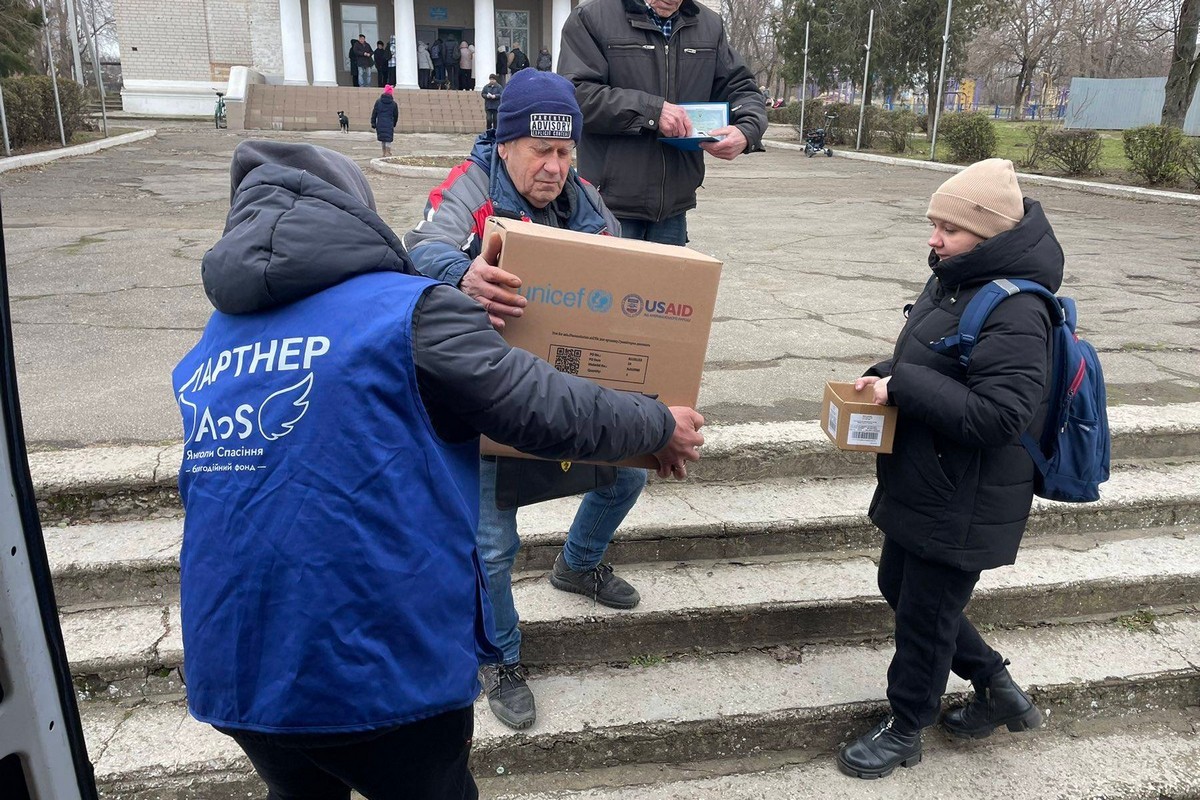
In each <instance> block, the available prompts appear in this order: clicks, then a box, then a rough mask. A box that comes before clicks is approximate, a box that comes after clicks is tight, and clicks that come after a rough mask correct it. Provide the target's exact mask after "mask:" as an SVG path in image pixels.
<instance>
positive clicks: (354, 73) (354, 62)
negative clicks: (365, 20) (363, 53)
mask: <svg viewBox="0 0 1200 800" xmlns="http://www.w3.org/2000/svg"><path fill="white" fill-rule="evenodd" d="M357 44H358V39H351V40H350V52H348V53H347V54H346V58H348V59H349V60H350V85H351V86H358V49H357V48H356V47H355V45H357Z"/></svg>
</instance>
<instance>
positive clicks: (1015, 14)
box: [999, 0, 1066, 119]
mask: <svg viewBox="0 0 1200 800" xmlns="http://www.w3.org/2000/svg"><path fill="white" fill-rule="evenodd" d="M1065 9H1066V4H1065V3H1063V2H1062V1H1061V0H1023V1H1022V2H1018V3H1014V4H1013V5H1011V6H1009V7H1008V8H1007V9H1006V11H1005V12H1004V13H1003V16H1001V18H1000V20H999V23H1000V24H999V31H1000V36H1001V39H1002V41H1003V46H1004V48H1005V49H1006V50H1007V51H1008V58H1009V61H1010V63H1011V64H1012V65H1013V66H1014V67H1015V68H1016V74H1015V78H1016V81H1015V86H1014V87H1013V94H1012V101H1013V117H1014V119H1021V118H1022V117H1023V116H1024V109H1025V102H1026V101H1027V100H1028V98H1029V92H1030V90H1031V89H1032V88H1033V79H1034V78H1035V77H1036V76H1037V74H1038V70H1039V68H1041V67H1042V65H1043V62H1044V61H1045V60H1046V57H1047V55H1048V54H1049V52H1050V51H1051V49H1052V48H1054V47H1055V45H1056V43H1057V41H1058V38H1059V32H1060V31H1061V30H1062V25H1063V20H1064V18H1065Z"/></svg>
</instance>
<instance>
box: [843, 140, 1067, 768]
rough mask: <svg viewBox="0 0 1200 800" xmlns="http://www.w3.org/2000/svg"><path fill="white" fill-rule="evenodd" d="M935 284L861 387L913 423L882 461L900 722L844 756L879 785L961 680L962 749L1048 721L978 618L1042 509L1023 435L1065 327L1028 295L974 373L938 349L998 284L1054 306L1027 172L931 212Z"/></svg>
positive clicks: (976, 186) (1050, 262) (1038, 409)
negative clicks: (983, 590)
mask: <svg viewBox="0 0 1200 800" xmlns="http://www.w3.org/2000/svg"><path fill="white" fill-rule="evenodd" d="M927 216H928V217H929V222H930V225H932V227H933V232H932V234H931V235H930V237H929V247H930V248H931V251H930V253H929V266H930V267H931V268H932V269H933V276H932V277H931V278H930V280H929V282H928V283H926V285H925V290H924V291H923V292H922V293H921V296H920V297H919V298H917V301H916V303H914V304H913V305H910V306H907V307H906V310H908V314H907V316H908V319H907V320H906V321H905V323H904V329H903V330H902V331H901V332H900V338H899V340H898V341H897V342H896V348H895V351H894V353H893V354H892V357H891V358H890V359H889V360H887V361H883V362H881V363H879V364H876V365H875V366H874V367H872V368H871V369H869V370H867V373H866V375H865V376H864V377H862V378H859V379H858V382H857V387H858V388H859V389H864V388H866V387H868V386H873V388H874V392H875V402H876V403H880V404H886V405H894V406H896V407H897V408H898V409H899V416H898V419H897V424H896V439H895V445H894V448H893V452H892V453H890V454H887V455H880V456H878V461H879V463H878V465H877V470H876V471H877V473H878V476H879V485H878V487H877V488H876V490H875V497H874V499H873V500H872V501H871V508H870V515H871V521H872V522H874V523H875V525H876V526H877V527H878V528H879V529H880V530H881V531H883V534H884V540H883V552H882V554H881V555H880V557H879V588H880V591H881V592H882V593H883V597H884V599H885V600H886V601H887V603H888V605H889V606H891V607H892V609H893V610H894V611H895V614H896V654H895V656H894V657H893V658H892V663H891V666H890V667H889V668H888V675H887V678H888V689H887V697H888V701H889V702H890V704H891V714H890V715H889V716H888V717H887V718H886V719H885V720H883V721H882V722H881V723H879V725H877V726H876V727H875V728H874V729H873V730H871V731H870V732H868V733H866V734H865V735H863V736H862V737H861V738H859V739H858V740H857V741H854V742H852V743H851V744H849V745H847V746H846V747H845V748H844V749H843V750H842V751H841V753H839V754H838V765H839V766H840V767H841V769H842V771H844V772H846V773H847V774H849V775H853V776H855V777H859V778H879V777H883V776H885V775H888V774H890V773H891V772H892V771H893V770H894V769H895V768H896V767H897V766H904V767H912V766H916V764H917V763H918V762H919V761H920V760H921V729H922V728H925V727H927V726H929V725H932V724H933V723H934V722H936V721H937V718H938V712H939V710H940V708H941V702H942V693H943V692H945V690H946V681H947V679H948V678H949V675H950V672H951V671H953V672H954V673H955V674H956V675H958V676H960V677H962V678H966V679H967V680H969V681H971V683H972V684H974V686H975V696H974V698H973V699H972V700H971V702H970V703H968V704H967V705H966V706H965V707H964V708H961V709H956V710H953V711H950V712H948V713H947V714H946V715H945V716H944V717H943V718H942V726H943V727H944V728H945V729H946V731H947V732H949V733H950V734H951V735H954V736H958V737H962V738H975V739H981V738H983V737H986V736H989V735H991V733H992V731H993V730H994V729H996V728H998V727H1001V726H1006V727H1007V728H1008V729H1009V730H1010V731H1023V730H1028V729H1030V728H1036V727H1038V726H1039V725H1040V724H1041V722H1042V715H1041V713H1040V712H1039V711H1038V708H1037V706H1035V705H1034V704H1033V702H1032V701H1031V700H1030V698H1029V695H1027V694H1026V693H1025V692H1024V691H1023V690H1022V689H1021V687H1020V686H1018V685H1017V684H1016V683H1015V682H1014V681H1013V678H1012V676H1011V675H1010V674H1009V672H1008V669H1007V668H1006V665H1007V664H1008V661H1006V660H1005V659H1004V657H1003V656H1001V655H1000V654H999V653H997V652H996V651H995V650H993V649H992V648H991V647H989V646H988V644H987V643H986V642H985V641H984V640H983V638H982V637H981V636H980V635H979V631H977V630H976V629H975V627H974V626H973V625H972V624H971V622H970V621H969V620H968V619H967V618H966V616H965V615H964V614H963V609H964V608H966V605H967V602H968V601H969V600H970V599H971V593H972V591H973V590H974V588H975V584H976V582H977V581H978V580H979V575H980V572H981V571H982V570H985V569H993V568H995V567H1000V566H1004V565H1007V564H1012V563H1014V562H1015V561H1016V558H1017V548H1018V547H1019V546H1020V543H1021V537H1022V535H1023V534H1024V532H1025V524H1026V521H1027V520H1028V518H1029V509H1030V505H1031V504H1032V501H1033V487H1034V471H1035V467H1034V464H1033V461H1032V459H1030V457H1029V454H1028V453H1027V452H1026V450H1025V447H1024V445H1022V444H1021V435H1022V434H1023V433H1025V432H1027V431H1028V432H1029V433H1030V434H1031V435H1032V436H1033V437H1034V439H1035V440H1038V439H1040V437H1041V433H1042V428H1043V426H1044V424H1045V419H1046V412H1047V406H1048V403H1049V394H1050V391H1051V386H1050V384H1051V380H1050V356H1051V353H1050V349H1051V336H1050V333H1051V327H1050V314H1049V311H1048V310H1047V307H1046V304H1045V303H1044V302H1043V301H1042V299H1041V298H1040V297H1038V296H1036V295H1032V294H1024V293H1022V294H1016V295H1013V296H1012V297H1010V298H1009V299H1007V300H1005V301H1004V302H1003V303H1001V304H1000V305H999V306H997V307H996V309H995V310H994V311H993V312H992V313H991V314H990V315H989V316H988V318H987V322H986V324H985V325H984V327H983V330H982V331H981V333H980V335H979V337H978V340H977V341H976V343H975V346H974V350H973V351H972V353H971V358H970V364H969V366H966V367H964V366H962V364H960V363H959V359H958V352H957V349H953V350H951V352H949V353H943V352H940V351H938V350H936V349H935V348H934V347H931V346H930V343H931V342H938V341H940V340H942V339H943V338H945V337H949V336H952V335H954V334H956V333H957V332H958V325H959V318H960V317H961V315H962V314H963V311H964V309H965V308H966V307H967V305H968V304H969V303H970V301H971V298H972V297H974V296H975V294H976V293H977V292H978V291H979V290H980V289H982V288H983V287H984V286H986V285H987V284H989V283H990V282H991V281H993V280H1001V279H1009V280H1014V279H1024V280H1030V281H1036V282H1037V283H1040V284H1041V285H1042V286H1044V287H1046V288H1047V289H1049V290H1050V291H1052V292H1056V291H1058V288H1059V285H1060V284H1061V283H1062V277H1063V251H1062V248H1061V247H1060V246H1059V244H1058V242H1057V240H1055V238H1054V231H1053V229H1052V228H1051V227H1050V223H1049V222H1048V221H1047V220H1046V215H1045V214H1044V213H1043V212H1042V207H1041V205H1040V204H1038V203H1037V202H1035V201H1033V200H1030V199H1028V198H1023V197H1022V195H1021V188H1020V186H1018V185H1017V176H1016V173H1015V172H1014V171H1013V165H1012V162H1011V161H1005V160H1002V159H999V158H993V159H988V160H987V161H981V162H979V163H977V164H973V165H971V166H970V167H968V168H967V169H965V170H963V171H962V172H960V173H959V174H957V175H955V176H954V177H952V178H950V179H949V180H947V181H946V182H945V183H943V184H942V185H941V187H939V188H938V190H937V191H936V192H934V194H933V197H932V198H931V199H930V201H929V210H928V213H927Z"/></svg>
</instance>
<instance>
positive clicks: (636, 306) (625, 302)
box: [621, 294, 646, 317]
mask: <svg viewBox="0 0 1200 800" xmlns="http://www.w3.org/2000/svg"><path fill="white" fill-rule="evenodd" d="M645 306H646V303H645V301H644V300H642V296H641V295H639V294H627V295H625V297H624V298H622V300H621V313H623V314H624V315H625V316H627V317H636V316H638V315H639V314H641V313H642V309H643V308H645Z"/></svg>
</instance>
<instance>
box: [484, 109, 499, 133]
mask: <svg viewBox="0 0 1200 800" xmlns="http://www.w3.org/2000/svg"><path fill="white" fill-rule="evenodd" d="M483 114H484V116H485V117H487V127H486V128H485V130H489V131H490V130H492V129H493V128H495V127H496V109H494V108H485V109H484V110H483Z"/></svg>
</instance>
